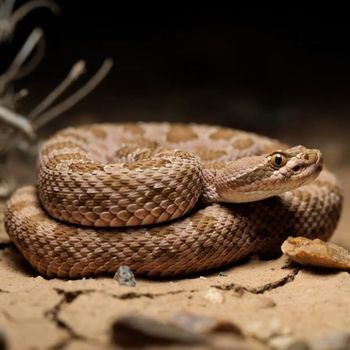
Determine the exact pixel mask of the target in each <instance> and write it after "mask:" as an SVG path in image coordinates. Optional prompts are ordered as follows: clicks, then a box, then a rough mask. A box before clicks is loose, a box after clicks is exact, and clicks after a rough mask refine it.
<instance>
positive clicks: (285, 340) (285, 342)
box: [268, 335, 310, 350]
mask: <svg viewBox="0 0 350 350" xmlns="http://www.w3.org/2000/svg"><path fill="white" fill-rule="evenodd" d="M268 345H269V346H270V347H271V348H272V349H275V350H310V347H309V345H308V344H307V343H306V342H304V341H302V340H298V339H296V338H295V337H294V336H292V335H279V336H276V337H273V338H271V339H270V340H269V342H268Z"/></svg>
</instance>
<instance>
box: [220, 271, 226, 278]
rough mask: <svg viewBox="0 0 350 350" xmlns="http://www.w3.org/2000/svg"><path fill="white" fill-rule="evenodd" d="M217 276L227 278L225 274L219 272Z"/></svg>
mask: <svg viewBox="0 0 350 350" xmlns="http://www.w3.org/2000/svg"><path fill="white" fill-rule="evenodd" d="M218 276H219V277H227V274H226V273H225V272H222V271H220V272H219V274H218Z"/></svg>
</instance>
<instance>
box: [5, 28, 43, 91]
mask: <svg viewBox="0 0 350 350" xmlns="http://www.w3.org/2000/svg"><path fill="white" fill-rule="evenodd" d="M43 35H44V34H43V31H42V30H41V29H40V28H35V29H34V30H33V31H32V32H31V34H30V35H29V37H28V38H27V40H26V42H25V43H24V45H23V46H22V48H21V50H20V51H19V52H18V54H17V55H16V57H15V58H14V60H13V61H12V63H11V65H10V67H9V69H8V70H7V71H6V72H5V73H4V74H2V75H0V95H1V94H2V93H3V91H4V90H5V89H6V86H7V84H8V83H9V82H10V81H13V80H15V79H16V78H17V77H19V76H21V77H23V75H24V74H23V71H25V72H26V73H28V72H30V71H31V70H32V69H33V68H34V65H33V63H35V65H36V64H37V63H38V57H36V58H34V59H33V60H34V62H33V61H32V62H31V63H28V64H27V66H26V67H24V68H23V64H24V62H25V61H26V59H27V58H28V57H29V55H30V54H31V53H32V52H33V50H34V48H35V47H36V46H37V44H38V43H39V42H40V40H41V38H42V37H43ZM40 59H41V58H40Z"/></svg>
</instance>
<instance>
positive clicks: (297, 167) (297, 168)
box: [292, 165, 300, 172]
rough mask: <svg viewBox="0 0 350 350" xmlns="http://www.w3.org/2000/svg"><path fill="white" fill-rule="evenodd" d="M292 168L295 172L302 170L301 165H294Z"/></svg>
mask: <svg viewBox="0 0 350 350" xmlns="http://www.w3.org/2000/svg"><path fill="white" fill-rule="evenodd" d="M292 170H293V171H295V172H297V171H299V170H300V165H295V166H293V168H292Z"/></svg>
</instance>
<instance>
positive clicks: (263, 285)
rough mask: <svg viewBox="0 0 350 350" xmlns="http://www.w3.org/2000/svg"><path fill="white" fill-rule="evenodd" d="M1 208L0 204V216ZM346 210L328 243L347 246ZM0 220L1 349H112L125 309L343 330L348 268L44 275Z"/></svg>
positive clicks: (275, 266) (164, 316)
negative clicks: (157, 275) (128, 280)
mask: <svg viewBox="0 0 350 350" xmlns="http://www.w3.org/2000/svg"><path fill="white" fill-rule="evenodd" d="M349 170H350V169H349V168H346V169H345V168H344V169H343V170H341V171H338V176H339V177H340V179H341V180H342V184H343V187H344V192H345V196H346V197H345V198H349V197H350V182H349V180H348V178H347V174H348V172H349ZM3 208H4V204H3V203H1V204H0V213H1V220H2V213H3ZM348 210H349V203H348V201H347V200H346V201H345V207H344V210H343V215H342V219H341V222H340V224H339V226H338V229H337V231H336V233H335V235H334V236H333V239H332V241H333V242H336V243H339V244H341V245H343V246H345V247H346V248H348V249H349V248H350V238H349V235H347V233H348V232H349V228H350V221H349V218H348V217H347V215H346V213H347V212H348ZM0 225H1V229H0V330H1V332H2V333H3V334H4V337H5V339H6V342H7V344H8V348H9V349H67V350H73V349H108V348H115V347H113V345H112V343H111V338H112V334H111V332H112V323H113V321H115V320H116V319H117V318H118V317H121V316H123V315H126V314H140V315H145V316H148V317H152V318H154V319H156V320H160V321H162V320H163V321H165V320H168V319H169V318H170V317H172V316H173V315H175V314H177V313H179V312H180V313H181V312H191V313H193V314H195V315H202V316H209V317H212V318H213V317H214V318H217V319H220V320H227V321H230V322H232V323H233V324H234V325H236V326H238V327H239V328H240V329H241V330H242V332H243V333H244V334H248V333H249V332H248V330H249V329H250V327H251V325H252V323H254V322H255V323H256V322H261V323H262V324H268V323H269V322H271V320H274V319H278V321H279V322H280V323H281V324H282V325H283V327H287V328H288V329H289V330H290V333H291V334H292V335H293V336H294V337H296V338H298V339H304V340H312V339H314V338H317V337H319V336H322V335H324V334H328V333H332V332H335V331H343V332H344V331H349V329H350V317H349V311H350V298H349V293H350V274H349V273H348V272H339V271H337V272H331V271H324V270H315V269H307V268H300V267H299V266H297V265H291V264H290V263H289V261H288V259H287V258H286V257H281V258H279V259H277V260H270V261H260V260H258V259H251V260H249V261H248V262H245V263H242V264H240V265H237V266H234V267H232V268H230V269H228V270H225V271H224V274H221V275H219V274H218V273H216V274H213V275H206V276H204V277H196V278H188V279H182V280H174V281H154V280H151V281H150V280H142V279H137V285H136V287H126V286H120V285H119V284H118V282H117V281H115V280H113V279H112V278H98V279H84V280H74V281H63V280H58V279H51V280H46V279H44V278H42V277H41V276H38V275H37V274H36V273H35V271H33V270H32V269H31V268H30V267H29V266H28V264H27V263H26V262H25V260H24V259H23V258H22V257H21V255H20V254H19V253H18V251H17V250H16V249H15V247H14V246H13V245H12V244H11V243H10V242H9V240H8V237H7V235H6V233H5V232H4V229H3V224H2V222H0ZM245 341H246V342H247V344H248V348H249V349H268V348H269V347H268V346H267V345H266V343H263V342H261V341H258V340H257V339H254V338H253V337H250V336H247V337H246V340H245ZM158 348H160V347H158ZM228 348H230V347H228Z"/></svg>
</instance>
